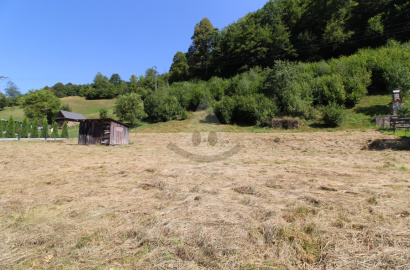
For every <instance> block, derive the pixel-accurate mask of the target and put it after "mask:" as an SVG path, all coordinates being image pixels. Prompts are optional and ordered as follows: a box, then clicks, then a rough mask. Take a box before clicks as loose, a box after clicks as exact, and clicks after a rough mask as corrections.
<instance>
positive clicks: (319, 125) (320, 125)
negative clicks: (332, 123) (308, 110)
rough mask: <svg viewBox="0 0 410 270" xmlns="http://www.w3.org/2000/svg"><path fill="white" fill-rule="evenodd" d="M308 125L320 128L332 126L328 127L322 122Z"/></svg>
mask: <svg viewBox="0 0 410 270" xmlns="http://www.w3.org/2000/svg"><path fill="white" fill-rule="evenodd" d="M309 127H311V128H320V129H327V128H333V127H329V126H328V125H326V124H324V123H318V122H315V123H312V124H309Z"/></svg>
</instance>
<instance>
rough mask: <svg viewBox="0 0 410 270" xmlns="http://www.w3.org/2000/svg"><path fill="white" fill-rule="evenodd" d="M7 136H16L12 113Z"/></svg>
mask: <svg viewBox="0 0 410 270" xmlns="http://www.w3.org/2000/svg"><path fill="white" fill-rule="evenodd" d="M5 137H6V138H16V130H15V127H14V119H13V116H11V115H10V118H9V122H8V123H7V130H6V136H5Z"/></svg>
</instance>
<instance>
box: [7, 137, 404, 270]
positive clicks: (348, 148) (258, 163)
mask: <svg viewBox="0 0 410 270" xmlns="http://www.w3.org/2000/svg"><path fill="white" fill-rule="evenodd" d="M181 136H182V135H181V134H145V133H144V134H132V137H131V141H132V142H133V143H132V144H130V145H127V146H118V147H105V146H88V147H87V146H79V145H76V140H75V139H73V140H69V141H65V142H64V143H58V144H56V143H47V142H23V141H20V142H0V148H1V152H0V171H1V176H0V177H1V178H0V220H1V228H0V268H1V269H10V268H13V269H27V268H32V269H110V268H113V269H121V268H124V269H296V268H299V269H387V268H389V269H409V268H410V253H409V249H410V230H409V228H410V214H409V207H410V202H409V197H410V196H409V195H410V182H409V181H410V180H409V179H410V170H405V169H401V168H403V167H404V168H410V155H409V153H408V152H407V151H392V150H384V151H377V150H376V151H369V150H364V149H365V148H364V146H366V145H367V144H368V140H374V139H386V138H392V137H391V136H389V135H383V134H380V133H378V132H375V131H369V132H358V131H352V132H344V131H343V132H332V133H326V132H322V133H271V134H239V133H234V134H225V138H224V140H222V143H223V146H219V148H221V149H225V148H227V149H229V148H230V147H233V146H235V145H237V144H240V145H241V147H242V149H241V151H240V152H239V153H238V154H236V155H234V156H232V157H230V158H228V159H226V160H221V161H217V162H211V163H206V162H196V161H193V160H189V159H186V158H184V157H182V156H179V155H177V154H175V153H173V152H171V151H170V150H169V149H168V148H167V144H168V143H169V142H170V141H172V142H182V141H184V140H181ZM202 138H203V139H204V141H205V140H206V138H207V137H206V136H202ZM187 141H189V140H187ZM179 145H180V146H181V147H184V146H185V147H186V148H185V149H186V150H188V151H191V152H192V151H194V150H195V149H197V150H195V151H197V152H198V153H201V154H212V153H213V152H214V151H216V149H219V148H218V146H210V145H206V146H205V145H204V146H198V147H197V148H195V147H194V146H189V145H188V143H187V144H185V145H183V144H182V145H181V144H179ZM386 164H389V166H386Z"/></svg>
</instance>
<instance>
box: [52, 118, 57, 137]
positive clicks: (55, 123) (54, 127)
mask: <svg viewBox="0 0 410 270" xmlns="http://www.w3.org/2000/svg"><path fill="white" fill-rule="evenodd" d="M51 137H52V138H58V124H57V122H54V124H53V133H51Z"/></svg>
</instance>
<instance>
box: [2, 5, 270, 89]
mask: <svg viewBox="0 0 410 270" xmlns="http://www.w3.org/2000/svg"><path fill="white" fill-rule="evenodd" d="M266 2H268V0H207V1H196V0H189V1H188V0H161V1H159V0H134V1H132V0H117V1H113V0H110V1H106V0H98V1H97V0H47V1H46V0H36V1H32V0H0V26H1V27H0V38H1V40H0V76H6V77H9V78H10V80H12V81H13V82H14V83H15V84H16V85H17V87H19V90H20V92H22V93H27V91H29V90H36V89H41V88H43V87H45V86H53V85H54V84H56V83H58V82H62V83H63V84H67V83H69V82H71V83H73V84H86V83H92V81H93V79H94V76H95V75H96V74H97V72H101V73H102V74H103V75H105V76H107V77H108V78H110V77H111V75H112V74H113V73H118V74H119V75H120V76H121V78H122V79H123V80H126V81H128V80H129V78H130V77H131V75H132V74H135V75H137V76H140V75H144V74H145V71H146V70H147V69H148V68H151V67H153V66H156V67H157V70H158V72H159V73H165V72H168V71H169V68H170V66H171V64H172V58H173V57H174V55H175V53H176V52H178V51H182V52H187V51H188V48H189V46H190V44H191V37H192V35H193V32H194V27H195V25H196V24H197V23H199V22H200V21H201V19H202V18H204V17H207V18H208V19H209V20H210V21H211V23H212V24H213V26H214V27H217V28H219V29H222V28H223V27H225V26H228V25H229V24H231V23H233V22H235V21H237V20H238V19H240V18H241V17H243V16H245V15H246V14H247V13H249V12H253V11H256V10H258V9H260V8H262V7H263V6H264V4H265V3H266ZM6 87H7V80H1V81H0V91H1V92H3V93H4V89H5V88H6Z"/></svg>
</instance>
